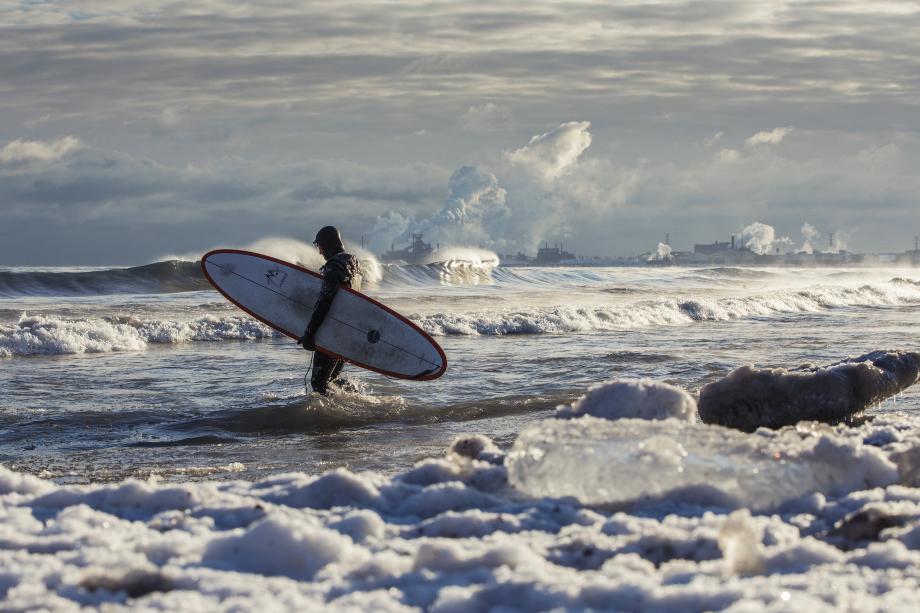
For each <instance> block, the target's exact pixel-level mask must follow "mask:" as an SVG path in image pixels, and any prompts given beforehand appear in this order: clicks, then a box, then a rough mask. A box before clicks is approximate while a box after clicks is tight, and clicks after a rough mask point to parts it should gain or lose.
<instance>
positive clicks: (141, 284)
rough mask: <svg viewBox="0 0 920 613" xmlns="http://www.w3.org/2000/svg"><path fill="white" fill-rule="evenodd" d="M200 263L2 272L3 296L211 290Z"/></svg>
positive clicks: (157, 263)
mask: <svg viewBox="0 0 920 613" xmlns="http://www.w3.org/2000/svg"><path fill="white" fill-rule="evenodd" d="M209 287H210V285H208V282H207V281H206V280H205V278H204V275H202V274H201V267H200V266H199V264H198V262H186V261H182V260H168V261H165V262H156V263H154V264H146V265H144V266H135V267H133V268H112V269H108V270H89V271H79V272H73V271H69V272H50V271H39V272H35V271H0V297H3V298H12V297H17V296H95V295H104V294H168V293H176V292H191V291H197V290H203V289H208V288H209Z"/></svg>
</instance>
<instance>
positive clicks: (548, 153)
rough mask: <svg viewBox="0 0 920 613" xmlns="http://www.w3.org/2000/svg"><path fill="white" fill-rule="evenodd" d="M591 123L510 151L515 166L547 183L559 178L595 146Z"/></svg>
mask: <svg viewBox="0 0 920 613" xmlns="http://www.w3.org/2000/svg"><path fill="white" fill-rule="evenodd" d="M590 127H591V123H590V122H588V121H570V122H568V123H564V124H562V125H560V126H559V127H557V128H554V129H553V130H550V131H549V132H546V133H544V134H538V135H536V136H534V137H533V138H531V139H530V142H529V143H527V144H526V145H525V146H523V147H521V148H520V149H515V150H513V151H506V152H505V157H506V158H507V159H508V160H510V161H511V163H513V164H515V165H517V166H519V167H522V168H525V169H529V170H531V171H533V172H534V173H535V174H537V175H539V176H541V177H542V178H544V179H546V180H551V179H555V178H557V177H558V176H559V175H561V174H562V173H563V172H565V171H566V169H568V168H569V167H570V166H572V164H574V163H575V161H576V160H578V158H579V157H580V156H581V154H582V153H584V152H585V150H586V149H587V148H588V147H590V146H591V133H590V132H588V128H590Z"/></svg>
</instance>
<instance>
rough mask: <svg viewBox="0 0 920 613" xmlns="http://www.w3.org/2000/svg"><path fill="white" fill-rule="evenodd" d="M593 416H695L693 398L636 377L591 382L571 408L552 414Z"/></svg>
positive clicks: (685, 393)
mask: <svg viewBox="0 0 920 613" xmlns="http://www.w3.org/2000/svg"><path fill="white" fill-rule="evenodd" d="M582 415H593V416H594V417H602V418H604V419H622V418H624V417H638V418H641V419H668V418H672V417H673V418H676V419H680V420H683V421H693V420H694V419H696V400H694V399H693V397H692V396H691V395H690V394H688V393H687V392H685V391H684V390H682V389H680V388H679V387H675V386H673V385H668V384H667V383H661V382H659V381H652V380H651V379H640V380H637V381H610V382H607V383H600V384H597V385H592V386H591V387H590V388H588V393H587V394H585V395H584V396H582V397H581V398H579V399H578V400H576V401H575V402H574V403H573V404H572V406H571V407H564V408H561V409H560V410H559V411H557V412H556V417H580V416H582Z"/></svg>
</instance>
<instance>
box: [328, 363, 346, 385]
mask: <svg viewBox="0 0 920 613" xmlns="http://www.w3.org/2000/svg"><path fill="white" fill-rule="evenodd" d="M344 367H345V360H336V361H335V365H333V367H332V370H331V371H330V372H329V380H330V381H332V383H333V384H334V385H339V386H341V384H342V380H341V379H339V375H340V374H341V373H342V368H344Z"/></svg>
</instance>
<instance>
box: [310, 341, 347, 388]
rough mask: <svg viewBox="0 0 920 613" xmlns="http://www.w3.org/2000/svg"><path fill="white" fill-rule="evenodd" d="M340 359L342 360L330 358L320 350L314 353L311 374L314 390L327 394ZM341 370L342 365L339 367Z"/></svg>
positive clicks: (311, 385) (311, 384)
mask: <svg viewBox="0 0 920 613" xmlns="http://www.w3.org/2000/svg"><path fill="white" fill-rule="evenodd" d="M340 361H341V360H336V359H335V358H330V357H329V356H328V355H326V354H325V353H321V352H319V351H317V352H316V353H314V354H313V374H312V375H311V376H310V387H312V388H313V391H314V392H317V393H318V394H323V395H325V394H326V392H327V387H328V386H329V380H330V379H332V372H333V370H334V369H335V367H336V362H340ZM339 370H341V367H339Z"/></svg>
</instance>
